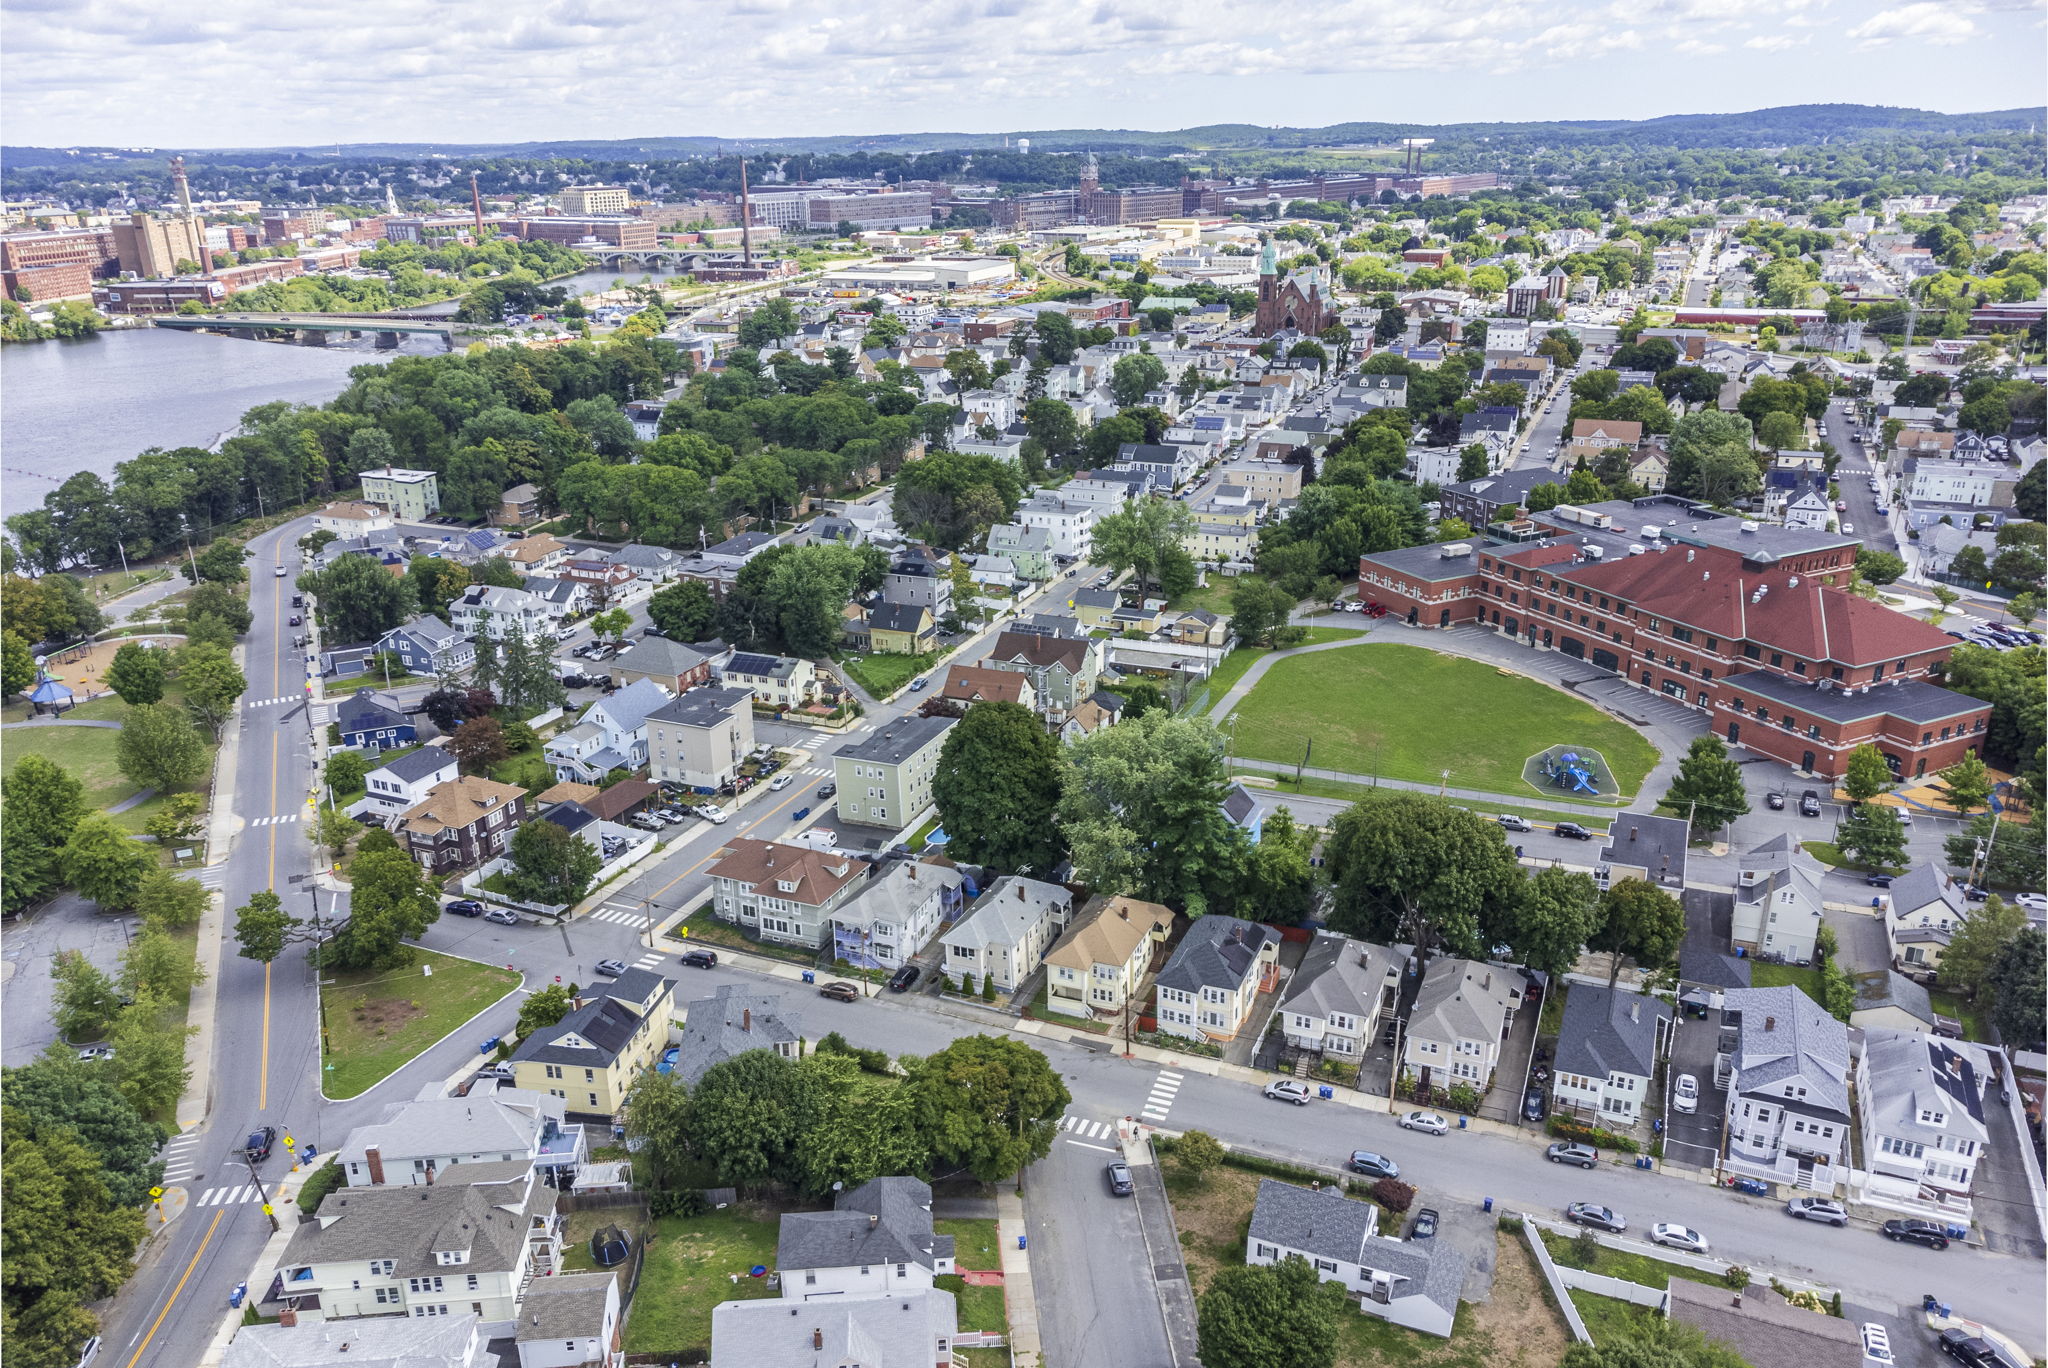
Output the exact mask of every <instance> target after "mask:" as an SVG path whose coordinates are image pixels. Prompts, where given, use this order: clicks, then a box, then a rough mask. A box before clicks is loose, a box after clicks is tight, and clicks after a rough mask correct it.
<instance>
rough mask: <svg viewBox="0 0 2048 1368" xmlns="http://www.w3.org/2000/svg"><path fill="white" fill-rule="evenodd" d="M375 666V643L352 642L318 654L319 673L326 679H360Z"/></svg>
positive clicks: (331, 647)
mask: <svg viewBox="0 0 2048 1368" xmlns="http://www.w3.org/2000/svg"><path fill="white" fill-rule="evenodd" d="M376 665H377V647H376V643H374V642H369V641H358V642H352V643H350V644H348V645H345V646H330V647H328V648H326V649H325V650H323V651H321V652H320V673H321V675H322V676H323V677H324V678H327V679H361V678H362V677H363V676H364V675H366V674H368V673H370V671H371V670H372V669H373V668H375V667H376Z"/></svg>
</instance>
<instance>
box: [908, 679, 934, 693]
mask: <svg viewBox="0 0 2048 1368" xmlns="http://www.w3.org/2000/svg"><path fill="white" fill-rule="evenodd" d="M929 683H931V680H930V679H928V678H926V677H925V676H924V675H919V676H918V677H917V678H915V679H913V680H911V681H910V691H911V692H912V693H917V692H919V691H920V690H922V689H923V688H924V687H925V685H927V684H929Z"/></svg>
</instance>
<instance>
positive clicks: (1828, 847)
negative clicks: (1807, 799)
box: [1799, 841, 1906, 876]
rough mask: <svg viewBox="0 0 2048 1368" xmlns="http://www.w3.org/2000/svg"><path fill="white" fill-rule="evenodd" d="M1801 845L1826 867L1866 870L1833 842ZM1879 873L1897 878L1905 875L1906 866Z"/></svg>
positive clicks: (1889, 868)
mask: <svg viewBox="0 0 2048 1368" xmlns="http://www.w3.org/2000/svg"><path fill="white" fill-rule="evenodd" d="M1799 844H1800V846H1801V847H1802V848H1804V849H1805V851H1806V853H1807V854H1809V855H1811V856H1813V858H1814V859H1816V860H1819V861H1820V862H1821V863H1822V864H1824V865H1832V866H1833V867H1834V868H1836V869H1850V870H1855V871H1857V872H1859V873H1860V872H1862V871H1863V869H1864V866H1863V865H1860V864H1858V863H1857V862H1856V861H1854V860H1852V859H1850V858H1849V857H1848V856H1847V855H1844V854H1843V853H1842V852H1841V850H1840V849H1839V848H1837V847H1836V845H1835V843H1834V842H1833V841H1801V842H1800V843H1799ZM1877 872H1878V873H1880V874H1891V875H1894V876H1896V875H1899V874H1903V873H1905V872H1906V866H1904V865H1898V866H1887V867H1883V868H1880V869H1879V870H1878V871H1877Z"/></svg>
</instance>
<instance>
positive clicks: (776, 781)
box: [768, 774, 796, 793]
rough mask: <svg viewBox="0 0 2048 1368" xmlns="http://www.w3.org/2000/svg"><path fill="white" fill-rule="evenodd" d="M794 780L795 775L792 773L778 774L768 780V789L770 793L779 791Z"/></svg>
mask: <svg viewBox="0 0 2048 1368" xmlns="http://www.w3.org/2000/svg"><path fill="white" fill-rule="evenodd" d="M795 782H796V776H795V775H793V774H778V775H776V776H775V777H774V778H773V779H770V780H769V781H768V791H769V792H770V793H780V792H781V791H782V790H783V789H786V788H788V787H789V786H790V785H791V784H793V783H795Z"/></svg>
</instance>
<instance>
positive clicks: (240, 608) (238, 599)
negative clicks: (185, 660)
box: [185, 556, 364, 640]
mask: <svg viewBox="0 0 2048 1368" xmlns="http://www.w3.org/2000/svg"><path fill="white" fill-rule="evenodd" d="M353 559H355V560H362V559H364V557H361V556H356V557H353ZM208 619H211V620H213V621H216V622H219V623H221V624H222V625H224V626H225V627H226V628H227V629H228V632H229V633H230V634H231V635H233V636H240V635H242V633H244V632H246V631H248V630H249V626H250V624H251V623H253V622H254V621H255V620H256V617H255V614H254V613H252V612H250V611H249V604H248V601H247V600H245V599H244V598H243V597H242V596H241V595H240V594H237V593H236V592H235V591H234V590H232V589H230V588H228V586H227V585H225V584H206V583H202V584H200V585H199V586H198V587H197V588H196V589H194V590H192V592H191V594H190V595H189V596H188V597H187V598H186V600H185V621H186V622H187V623H188V624H190V623H196V622H202V621H206V620H208ZM187 634H188V636H187V639H188V640H189V639H190V637H189V634H190V627H189V626H188V627H187Z"/></svg>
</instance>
